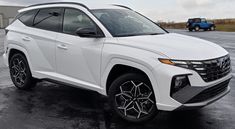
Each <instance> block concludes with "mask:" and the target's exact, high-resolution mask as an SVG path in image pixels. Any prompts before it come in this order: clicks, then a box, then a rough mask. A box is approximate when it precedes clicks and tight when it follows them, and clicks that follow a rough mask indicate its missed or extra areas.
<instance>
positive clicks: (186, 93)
mask: <svg viewBox="0 0 235 129" xmlns="http://www.w3.org/2000/svg"><path fill="white" fill-rule="evenodd" d="M229 82H230V79H228V80H226V81H224V82H222V83H219V84H217V85H214V86H207V87H201V88H195V87H191V86H190V87H185V88H184V89H182V90H181V91H179V92H178V93H175V94H174V95H173V96H172V97H173V98H174V99H175V100H177V101H179V102H180V103H183V105H182V106H180V107H179V108H177V109H176V110H184V109H195V108H201V107H204V106H206V105H209V104H211V103H213V102H215V101H216V100H218V99H220V98H222V97H223V96H225V95H226V94H228V93H229V91H230V87H229Z"/></svg>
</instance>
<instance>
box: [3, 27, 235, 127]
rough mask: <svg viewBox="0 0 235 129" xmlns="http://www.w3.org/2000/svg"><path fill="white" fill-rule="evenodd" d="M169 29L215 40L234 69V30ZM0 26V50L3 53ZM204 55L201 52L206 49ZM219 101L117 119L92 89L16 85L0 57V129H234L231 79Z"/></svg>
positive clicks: (234, 95)
mask: <svg viewBox="0 0 235 129" xmlns="http://www.w3.org/2000/svg"><path fill="white" fill-rule="evenodd" d="M169 31H170V32H175V33H180V34H185V35H191V36H195V37H199V38H202V39H206V40H209V41H212V42H215V43H217V44H219V45H221V46H222V47H224V48H225V49H227V50H228V51H229V52H230V55H231V59H232V62H233V63H232V66H233V69H235V64H234V63H235V33H229V32H217V31H214V32H188V31H186V30H169ZM3 38H4V36H3V34H2V32H1V30H0V53H1V52H3V51H2V48H3V45H2V44H3ZM205 54H206V53H205ZM230 86H231V92H230V93H229V94H228V95H226V96H225V97H224V98H222V99H220V100H219V101H217V102H215V103H213V104H211V105H209V106H207V107H204V108H202V109H198V110H193V111H177V112H160V113H159V114H158V115H157V117H156V118H155V119H154V120H153V121H150V122H149V123H147V124H131V123H127V122H125V121H122V120H121V119H120V118H118V117H117V116H115V115H114V114H113V113H112V111H110V109H109V104H108V103H107V99H106V98H105V97H103V96H101V95H99V94H98V93H96V92H91V91H86V90H81V89H76V88H73V87H68V86H65V85H57V84H53V83H48V82H41V83H39V84H37V86H36V87H35V88H34V89H32V90H31V91H20V90H17V89H16V88H15V87H14V86H13V84H12V82H11V80H10V77H9V69H8V68H7V67H5V66H4V65H3V62H2V57H1V56H0V129H235V87H234V86H235V80H234V79H232V81H231V83H230Z"/></svg>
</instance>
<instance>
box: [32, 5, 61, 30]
mask: <svg viewBox="0 0 235 129" xmlns="http://www.w3.org/2000/svg"><path fill="white" fill-rule="evenodd" d="M62 10H63V9H61V8H51V9H40V11H39V12H38V14H37V15H36V17H35V20H34V24H33V26H34V27H36V28H40V29H45V30H51V31H59V30H60V26H61V23H62Z"/></svg>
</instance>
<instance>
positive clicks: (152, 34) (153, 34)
mask: <svg viewBox="0 0 235 129" xmlns="http://www.w3.org/2000/svg"><path fill="white" fill-rule="evenodd" d="M160 34H164V33H151V34H149V35H160Z"/></svg>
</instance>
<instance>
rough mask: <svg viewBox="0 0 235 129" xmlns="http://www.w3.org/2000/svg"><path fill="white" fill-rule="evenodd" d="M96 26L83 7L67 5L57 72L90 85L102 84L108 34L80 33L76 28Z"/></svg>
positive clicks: (58, 49)
mask: <svg viewBox="0 0 235 129" xmlns="http://www.w3.org/2000/svg"><path fill="white" fill-rule="evenodd" d="M93 27H96V25H95V24H94V22H93V21H92V20H91V19H90V18H89V17H88V16H87V15H86V14H85V13H83V12H82V11H80V10H77V9H65V12H64V21H63V33H60V34H58V38H57V48H56V62H57V72H58V73H59V74H61V75H63V76H64V77H66V78H67V79H68V81H71V82H76V83H77V84H81V85H80V86H88V87H86V88H99V87H98V85H99V83H100V62H101V51H102V48H103V41H104V38H85V37H79V36H78V35H77V34H76V30H78V29H81V28H93ZM89 86H90V87H89Z"/></svg>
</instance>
